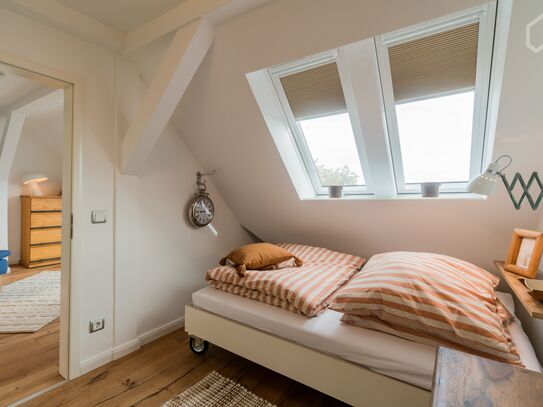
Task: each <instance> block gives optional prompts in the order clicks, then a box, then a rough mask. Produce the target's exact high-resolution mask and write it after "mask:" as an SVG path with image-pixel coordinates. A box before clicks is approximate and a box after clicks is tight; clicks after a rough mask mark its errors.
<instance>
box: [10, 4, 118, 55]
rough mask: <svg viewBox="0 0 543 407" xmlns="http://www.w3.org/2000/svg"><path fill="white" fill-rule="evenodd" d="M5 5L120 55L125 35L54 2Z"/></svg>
mask: <svg viewBox="0 0 543 407" xmlns="http://www.w3.org/2000/svg"><path fill="white" fill-rule="evenodd" d="M1 4H2V6H3V7H5V8H7V9H9V10H11V11H14V12H16V13H18V14H22V15H26V16H27V17H30V18H33V19H35V20H37V21H40V22H42V23H45V24H47V25H50V26H53V27H55V28H58V29H60V30H62V31H65V32H68V33H70V34H73V35H75V36H78V37H80V38H82V39H85V40H87V41H91V42H94V43H96V44H98V45H101V46H103V47H106V48H108V49H111V50H113V51H116V52H120V51H121V50H122V49H123V48H124V44H125V41H124V40H125V35H124V33H121V32H119V31H116V30H114V29H113V28H111V27H109V26H107V25H105V24H102V23H101V22H99V21H97V20H95V19H93V18H91V17H88V16H86V15H84V14H82V13H79V12H78V11H76V10H74V9H72V8H70V7H67V6H65V5H63V4H62V3H59V2H57V1H54V0H38V1H36V0H3V1H2V2H1Z"/></svg>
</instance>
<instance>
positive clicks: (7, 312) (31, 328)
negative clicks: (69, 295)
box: [0, 271, 60, 333]
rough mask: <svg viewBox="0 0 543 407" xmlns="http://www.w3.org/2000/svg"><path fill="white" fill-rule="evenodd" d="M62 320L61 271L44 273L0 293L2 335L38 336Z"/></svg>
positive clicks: (20, 281) (0, 290)
mask: <svg viewBox="0 0 543 407" xmlns="http://www.w3.org/2000/svg"><path fill="white" fill-rule="evenodd" d="M59 316H60V272H59V271H43V272H41V273H39V274H35V275H33V276H31V277H27V278H24V279H22V280H19V281H16V282H14V283H11V284H8V285H5V286H3V287H2V288H1V289H0V333H22V332H36V331H37V330H39V329H40V328H43V327H44V326H45V325H47V324H49V323H50V322H52V321H54V320H55V319H57V318H58V317H59Z"/></svg>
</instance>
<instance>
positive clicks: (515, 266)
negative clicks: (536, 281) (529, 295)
mask: <svg viewBox="0 0 543 407" xmlns="http://www.w3.org/2000/svg"><path fill="white" fill-rule="evenodd" d="M542 254H543V232H537V231H533V230H526V229H515V230H514V231H513V237H512V239H511V244H510V245H509V251H508V253H507V258H506V260H505V265H504V268H505V270H507V271H509V272H511V273H515V274H518V275H521V276H523V277H527V278H534V277H535V276H536V274H537V271H538V269H539V262H540V261H541V256H542Z"/></svg>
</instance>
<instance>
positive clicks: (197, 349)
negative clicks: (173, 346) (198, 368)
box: [189, 336, 209, 355]
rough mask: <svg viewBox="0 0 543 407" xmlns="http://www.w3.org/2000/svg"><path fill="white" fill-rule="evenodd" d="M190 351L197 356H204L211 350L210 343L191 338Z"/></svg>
mask: <svg viewBox="0 0 543 407" xmlns="http://www.w3.org/2000/svg"><path fill="white" fill-rule="evenodd" d="M189 347H190V350H191V351H193V352H194V353H196V354H197V355H203V354H204V353H206V352H207V350H208V349H209V342H208V341H205V340H203V339H200V338H196V337H193V336H191V337H190V339H189Z"/></svg>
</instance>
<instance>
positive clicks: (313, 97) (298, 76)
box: [271, 54, 366, 195]
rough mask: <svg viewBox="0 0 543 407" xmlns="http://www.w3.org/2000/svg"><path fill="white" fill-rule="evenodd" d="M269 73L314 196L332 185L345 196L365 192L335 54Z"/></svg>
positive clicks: (325, 191) (324, 191) (322, 192)
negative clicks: (339, 186) (338, 187)
mask: <svg viewBox="0 0 543 407" xmlns="http://www.w3.org/2000/svg"><path fill="white" fill-rule="evenodd" d="M271 74H272V77H273V78H274V81H275V85H276V90H277V92H278V94H279V96H280V98H281V99H282V101H283V103H282V104H283V109H284V111H285V114H286V115H287V117H288V120H289V122H290V123H291V130H292V133H293V136H294V138H295V142H296V144H297V146H298V150H299V153H300V157H301V159H302V161H303V163H304V167H305V170H306V172H307V175H308V177H309V178H310V179H311V182H312V183H313V186H314V189H315V192H316V194H317V195H321V194H322V195H324V194H326V193H327V187H329V186H331V185H341V186H343V187H344V188H345V193H347V194H349V193H363V192H366V186H365V182H364V174H363V171H362V166H361V164H360V156H359V154H358V148H357V146H356V142H355V138H354V133H353V129H352V124H351V120H350V117H349V113H348V109H347V104H346V101H345V96H344V94H343V87H342V83H341V78H340V74H339V71H338V66H337V62H336V60H335V55H334V54H329V55H325V56H323V57H321V58H319V59H317V60H315V61H311V62H310V63H309V64H308V65H305V64H301V65H300V64H295V65H293V66H283V67H280V68H279V69H278V70H275V71H272V73H271Z"/></svg>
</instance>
